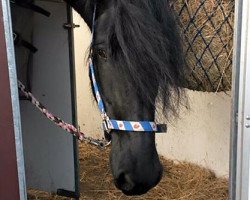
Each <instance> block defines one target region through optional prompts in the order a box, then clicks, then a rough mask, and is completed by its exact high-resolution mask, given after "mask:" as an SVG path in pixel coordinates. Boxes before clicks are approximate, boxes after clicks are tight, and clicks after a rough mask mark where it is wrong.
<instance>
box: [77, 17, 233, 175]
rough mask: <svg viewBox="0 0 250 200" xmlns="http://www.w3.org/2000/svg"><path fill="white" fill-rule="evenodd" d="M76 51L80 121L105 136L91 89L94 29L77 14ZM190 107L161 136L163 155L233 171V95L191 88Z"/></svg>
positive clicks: (92, 132)
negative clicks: (89, 53) (89, 60)
mask: <svg viewBox="0 0 250 200" xmlns="http://www.w3.org/2000/svg"><path fill="white" fill-rule="evenodd" d="M74 22H75V23H76V24H80V25H81V27H80V28H77V29H75V35H74V37H75V54H76V73H77V106H78V122H79V125H80V126H81V130H83V131H84V132H86V133H88V134H90V135H93V136H96V137H100V136H102V130H101V118H100V114H99V111H98V109H97V107H96V105H95V102H94V99H93V97H92V94H91V92H90V84H89V78H88V68H87V66H86V59H85V58H86V56H85V55H86V49H87V47H88V45H89V43H90V32H89V31H88V28H87V26H86V25H85V23H84V22H83V21H82V20H81V18H80V16H79V15H78V14H76V13H74ZM187 94H188V97H189V99H190V107H191V108H190V110H182V111H181V115H180V119H178V120H175V121H174V122H168V133H166V134H158V135H157V148H158V151H159V153H160V154H161V155H163V156H165V157H166V158H171V159H174V160H186V161H190V162H193V163H197V164H200V165H202V166H205V167H207V168H209V169H212V170H214V171H215V173H216V174H218V175H220V176H227V175H228V172H229V167H228V166H229V139H230V112H231V111H230V101H231V98H230V95H228V94H225V93H217V94H215V93H203V92H194V91H190V90H188V91H187Z"/></svg>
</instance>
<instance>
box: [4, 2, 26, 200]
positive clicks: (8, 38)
mask: <svg viewBox="0 0 250 200" xmlns="http://www.w3.org/2000/svg"><path fill="white" fill-rule="evenodd" d="M0 29H2V30H1V31H0V34H1V36H0V37H1V39H3V40H2V42H1V45H0V48H1V53H0V55H1V56H2V57H1V59H2V61H1V62H0V63H1V64H2V65H1V66H0V68H1V73H3V74H1V77H2V78H3V79H1V83H0V84H1V86H2V87H3V86H6V87H5V88H1V94H2V95H5V96H2V97H1V100H3V101H4V102H3V103H1V104H3V105H6V106H7V107H4V106H2V107H1V109H0V112H2V113H1V118H2V119H0V127H1V130H0V131H2V132H1V142H0V143H1V145H2V147H1V151H0V157H1V158H3V160H2V161H3V163H1V170H0V177H1V178H0V181H2V180H4V182H1V184H0V185H1V187H0V188H1V189H0V197H1V198H2V199H13V200H17V199H21V200H25V199H27V194H26V180H25V169H24V159H23V144H22V134H21V121H20V108H19V97H18V90H17V78H16V63H15V54H14V43H13V38H12V23H11V16H10V7H9V1H8V0H1V2H0ZM6 154H7V155H8V158H6V157H5V156H4V155H6ZM7 180H8V181H7ZM6 183H8V184H6Z"/></svg>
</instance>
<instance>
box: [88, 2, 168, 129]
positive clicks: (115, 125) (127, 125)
mask: <svg viewBox="0 0 250 200" xmlns="http://www.w3.org/2000/svg"><path fill="white" fill-rule="evenodd" d="M95 16H96V5H95V7H94V13H93V24H92V41H91V43H92V44H93V41H94V30H95V27H94V26H95ZM89 70H90V77H91V82H92V85H93V88H94V93H95V97H96V100H97V104H98V108H99V110H100V112H101V116H102V119H103V123H102V124H103V129H104V131H106V132H110V131H111V130H122V131H136V132H141V131H147V132H166V125H165V124H156V123H155V122H152V121H124V120H115V119H110V118H109V117H108V115H107V113H106V111H105V107H104V103H103V100H102V98H101V95H100V92H99V88H98V84H97V82H96V78H95V71H94V65H93V61H92V58H90V60H89Z"/></svg>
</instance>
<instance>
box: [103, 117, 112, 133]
mask: <svg viewBox="0 0 250 200" xmlns="http://www.w3.org/2000/svg"><path fill="white" fill-rule="evenodd" d="M102 128H103V130H104V131H106V132H107V133H109V132H110V129H109V127H108V122H107V121H106V120H103V121H102Z"/></svg>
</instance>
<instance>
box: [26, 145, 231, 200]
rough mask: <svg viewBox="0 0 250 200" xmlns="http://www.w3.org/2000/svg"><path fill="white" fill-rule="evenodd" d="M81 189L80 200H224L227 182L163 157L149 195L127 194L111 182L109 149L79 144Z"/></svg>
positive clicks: (32, 194) (51, 199) (38, 195)
mask: <svg viewBox="0 0 250 200" xmlns="http://www.w3.org/2000/svg"><path fill="white" fill-rule="evenodd" d="M79 153H80V156H79V158H80V191H81V198H80V199H81V200H84V199H88V200H92V199H93V200H94V199H95V200H99V199H100V200H101V199H102V200H103V199H135V200H144V199H159V200H160V199H166V200H170V199H176V200H177V199H178V200H226V199H228V181H227V180H226V179H223V178H216V176H215V174H214V173H213V172H211V171H209V170H207V169H205V168H202V167H199V166H197V165H193V164H190V163H187V162H178V161H171V160H165V159H163V158H161V160H162V163H163V165H164V175H163V178H162V181H161V183H160V184H159V185H157V186H156V187H155V188H154V189H152V190H151V191H150V192H149V193H148V194H146V195H143V196H138V197H126V196H124V195H123V194H122V193H121V192H120V191H118V190H117V189H116V188H115V187H114V184H113V181H112V176H111V173H110V169H109V161H108V154H109V150H106V151H100V150H97V149H96V148H95V147H92V146H89V145H86V144H81V145H80V152H79ZM28 199H41V200H45V199H46V200H56V199H58V200H63V199H68V198H63V197H59V196H56V195H51V194H48V193H44V192H39V191H35V190H29V191H28Z"/></svg>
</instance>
